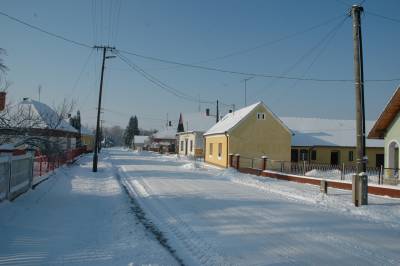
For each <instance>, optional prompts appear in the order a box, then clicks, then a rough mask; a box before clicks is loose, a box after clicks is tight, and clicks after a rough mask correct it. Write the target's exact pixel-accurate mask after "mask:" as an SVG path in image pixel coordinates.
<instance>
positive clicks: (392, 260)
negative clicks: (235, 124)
mask: <svg viewBox="0 0 400 266" xmlns="http://www.w3.org/2000/svg"><path fill="white" fill-rule="evenodd" d="M101 155H102V158H101V159H100V162H101V163H100V169H99V172H98V173H97V174H93V173H92V172H91V164H90V157H84V158H83V159H82V161H80V165H79V166H75V167H68V168H61V169H60V170H59V171H58V172H57V173H56V174H55V175H53V176H51V177H50V178H49V180H47V181H45V182H43V183H42V184H40V185H39V186H38V187H37V188H36V189H35V190H33V191H29V192H28V193H27V194H25V195H22V196H21V197H19V198H17V199H16V200H15V201H14V202H12V203H10V202H3V203H0V212H1V216H0V235H1V238H0V265H8V264H14V265H21V264H25V265H46V264H47V265H58V264H73V265H143V264H144V265H177V264H179V261H182V262H183V263H184V264H185V265H400V240H399V239H400V200H396V199H390V198H386V197H378V196H371V195H370V196H369V203H370V204H369V205H368V206H363V207H360V208H356V207H354V206H353V205H352V204H351V192H350V191H343V190H336V189H329V191H328V195H322V194H320V193H319V187H317V186H312V185H305V184H298V183H293V182H287V181H280V180H276V179H270V178H265V177H257V176H252V175H246V174H241V173H237V172H236V171H235V170H233V169H228V170H226V169H219V168H216V167H212V166H207V165H204V164H203V163H202V162H191V161H189V160H185V159H179V158H178V157H177V156H175V155H158V154H155V153H149V152H131V151H128V150H122V149H111V150H103V152H102V153H101ZM118 181H120V183H119V182H118ZM121 184H122V185H123V186H124V188H122V187H121ZM125 189H126V192H127V193H126V192H125ZM128 195H129V196H128ZM129 197H130V198H129ZM137 206H139V207H140V208H138V207H137ZM138 213H139V214H140V215H141V217H139V218H138ZM148 228H150V230H149V229H148ZM160 243H161V244H160ZM130 263H132V264H130Z"/></svg>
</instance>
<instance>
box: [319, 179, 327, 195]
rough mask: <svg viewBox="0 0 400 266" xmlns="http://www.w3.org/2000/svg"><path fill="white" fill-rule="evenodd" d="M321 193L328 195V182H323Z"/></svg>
mask: <svg viewBox="0 0 400 266" xmlns="http://www.w3.org/2000/svg"><path fill="white" fill-rule="evenodd" d="M320 191H321V193H324V194H328V182H327V181H326V180H323V179H322V180H321V186H320Z"/></svg>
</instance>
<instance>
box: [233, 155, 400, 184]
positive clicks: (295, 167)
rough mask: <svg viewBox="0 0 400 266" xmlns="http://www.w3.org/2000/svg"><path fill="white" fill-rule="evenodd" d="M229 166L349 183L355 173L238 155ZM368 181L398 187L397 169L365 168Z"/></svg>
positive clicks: (344, 168)
mask: <svg viewBox="0 0 400 266" xmlns="http://www.w3.org/2000/svg"><path fill="white" fill-rule="evenodd" d="M229 165H230V166H231V167H234V168H241V169H244V168H247V169H255V170H260V171H261V170H270V171H276V172H281V173H286V174H293V175H300V176H308V177H316V178H324V179H333V180H346V181H351V180H352V176H353V175H354V174H356V173H357V165H356V164H341V165H330V164H318V163H309V162H307V161H302V162H287V161H279V160H270V159H266V158H265V157H260V158H249V157H244V156H240V155H238V154H235V155H234V154H230V155H229ZM366 173H367V176H368V181H369V182H371V183H375V184H384V183H385V184H390V185H398V184H400V180H399V169H397V168H396V169H394V168H383V167H382V166H381V167H367V169H366Z"/></svg>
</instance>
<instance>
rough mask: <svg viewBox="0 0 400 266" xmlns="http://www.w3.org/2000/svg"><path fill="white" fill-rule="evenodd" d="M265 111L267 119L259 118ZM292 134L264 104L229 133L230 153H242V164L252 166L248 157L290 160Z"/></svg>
mask: <svg viewBox="0 0 400 266" xmlns="http://www.w3.org/2000/svg"><path fill="white" fill-rule="evenodd" d="M257 113H264V114H265V120H262V119H261V120H258V119H257ZM291 140H292V135H291V132H289V131H288V130H287V129H286V128H285V127H284V126H283V125H282V123H281V122H280V121H278V120H277V119H276V118H275V117H274V116H273V115H272V114H271V113H270V112H269V111H268V110H266V109H265V108H264V106H261V105H260V106H258V107H256V108H255V109H254V110H253V111H252V112H251V113H250V114H249V115H248V116H247V118H245V120H243V121H241V122H240V124H238V125H237V126H236V127H235V128H233V129H232V130H231V132H230V134H229V153H233V154H237V153H238V154H240V156H241V160H240V161H241V163H240V164H241V166H243V167H249V166H251V160H250V159H246V157H247V158H261V156H264V155H265V156H267V157H268V158H270V159H272V160H284V161H289V160H290V147H291Z"/></svg>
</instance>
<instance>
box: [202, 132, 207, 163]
mask: <svg viewBox="0 0 400 266" xmlns="http://www.w3.org/2000/svg"><path fill="white" fill-rule="evenodd" d="M206 147H207V145H206V137H205V136H204V135H203V162H206Z"/></svg>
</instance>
